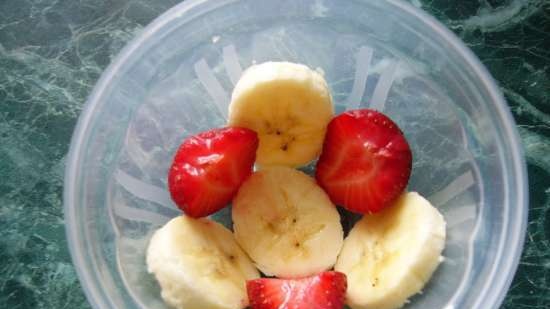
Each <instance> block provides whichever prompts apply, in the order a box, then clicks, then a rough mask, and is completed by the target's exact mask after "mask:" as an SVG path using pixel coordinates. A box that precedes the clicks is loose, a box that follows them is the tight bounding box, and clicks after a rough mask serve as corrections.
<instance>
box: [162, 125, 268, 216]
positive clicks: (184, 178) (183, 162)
mask: <svg viewBox="0 0 550 309" xmlns="http://www.w3.org/2000/svg"><path fill="white" fill-rule="evenodd" d="M257 148H258V136H257V135H256V133H255V132H254V131H252V130H249V129H245V128H236V127H233V128H222V129H213V130H209V131H205V132H202V133H199V134H197V135H194V136H191V137H189V138H187V139H186V140H184V141H183V143H182V144H181V146H180V148H179V149H178V151H177V153H176V156H175V157H174V161H173V162H172V166H171V167H170V171H169V172H168V189H169V190H170V195H171V196H172V199H173V200H174V202H175V203H176V204H177V205H178V207H179V208H180V209H181V210H183V211H184V212H185V213H186V214H187V215H189V216H191V217H195V218H198V217H204V216H208V215H210V214H212V213H214V212H216V211H218V210H220V209H222V208H223V207H225V206H226V205H227V204H228V203H229V202H230V201H231V199H232V198H233V196H234V195H235V194H236V193H237V190H238V189H239V186H240V185H241V183H242V182H243V181H244V180H245V179H246V178H247V177H248V176H249V175H250V174H251V173H252V167H253V165H254V161H255V159H256V149H257Z"/></svg>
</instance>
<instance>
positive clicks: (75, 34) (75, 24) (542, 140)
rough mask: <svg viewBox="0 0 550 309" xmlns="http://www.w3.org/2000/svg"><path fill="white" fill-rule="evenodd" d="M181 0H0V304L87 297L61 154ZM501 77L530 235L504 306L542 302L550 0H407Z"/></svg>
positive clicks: (547, 292)
mask: <svg viewBox="0 0 550 309" xmlns="http://www.w3.org/2000/svg"><path fill="white" fill-rule="evenodd" d="M177 2H178V1H177V0H155V1H147V0H79V1H70V0H0V177H1V179H2V180H1V181H0V235H1V236H2V237H1V238H0V261H1V262H0V307H2V308H12V309H16V308H89V305H88V303H87V302H86V299H85V297H84V294H83V292H82V290H81V287H80V285H79V283H78V279H77V277H76V274H75V271H74V268H73V266H72V264H71V259H70V256H69V253H68V250H67V243H66V241H65V231H64V221H63V210H62V201H61V197H62V189H63V188H62V187H63V169H64V160H65V155H66V153H67V150H68V147H69V141H70V137H71V133H72V131H73V127H74V125H75V123H76V120H77V117H78V115H79V113H80V110H81V108H82V105H83V103H84V102H85V100H86V96H87V95H88V94H89V92H90V90H91V89H92V87H93V85H94V83H95V82H96V80H97V79H98V77H99V75H100V74H101V72H102V71H103V70H104V69H105V67H106V66H107V65H108V64H109V61H110V60H111V59H112V58H113V57H114V56H115V55H116V54H117V53H118V52H119V51H120V49H121V48H122V47H123V46H124V45H125V44H126V43H127V42H128V41H129V40H130V39H132V38H133V37H135V36H136V34H138V33H139V32H140V30H141V29H142V28H143V27H144V26H145V25H146V24H147V23H149V22H150V21H151V20H152V19H153V18H155V17H156V16H158V15H159V14H161V13H162V12H164V11H165V10H166V9H168V8H169V7H171V6H173V5H175V4H176V3H177ZM411 3H412V4H413V5H415V6H417V7H421V8H422V9H424V10H426V11H428V12H429V13H431V14H432V15H434V16H436V17H437V18H438V19H439V20H440V21H442V22H443V23H444V24H446V25H447V26H448V27H449V28H450V29H452V30H453V31H454V32H455V33H456V34H457V35H458V36H460V37H461V38H462V39H463V40H464V41H465V42H466V43H467V45H468V46H469V47H470V48H471V49H472V50H473V51H474V52H475V53H476V54H477V55H478V57H479V58H480V59H481V60H482V62H483V63H484V64H485V65H486V66H487V67H488V69H489V71H490V72H491V73H492V74H493V76H494V77H495V78H496V80H498V81H499V82H500V86H501V87H502V91H503V92H504V94H505V95H506V98H507V100H508V103H509V105H510V108H511V110H512V112H513V114H514V117H515V119H516V121H517V124H518V130H519V133H520V135H521V138H522V140H523V144H524V147H525V155H526V158H527V163H528V172H529V182H530V200H531V205H530V213H529V226H528V232H527V238H526V246H525V250H524V252H523V257H522V259H521V263H520V266H519V270H518V272H517V274H516V276H515V279H514V281H513V283H512V286H511V289H510V291H509V293H508V296H507V297H506V300H505V302H504V304H503V306H502V308H514V309H522V308H525V309H526V308H529V309H543V308H550V1H545V0H468V1H461V0H411Z"/></svg>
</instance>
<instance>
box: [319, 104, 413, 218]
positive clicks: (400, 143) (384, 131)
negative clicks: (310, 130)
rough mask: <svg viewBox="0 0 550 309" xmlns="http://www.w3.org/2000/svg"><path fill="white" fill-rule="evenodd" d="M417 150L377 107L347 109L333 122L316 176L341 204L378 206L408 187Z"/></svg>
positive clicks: (360, 208)
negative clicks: (414, 154) (413, 156)
mask: <svg viewBox="0 0 550 309" xmlns="http://www.w3.org/2000/svg"><path fill="white" fill-rule="evenodd" d="M411 167H412V154H411V149H410V148H409V144H408V143H407V140H406V139H405V137H404V136H403V133H402V132H401V130H400V129H399V128H398V127H397V125H396V124H395V123H394V122H393V121H392V120H391V119H390V118H388V117H387V116H385V115H384V114H382V113H379V112H377V111H374V110H369V109H360V110H353V111H347V112H345V113H343V114H340V115H339V116H337V117H335V118H334V119H332V121H331V122H330V123H329V125H328V127H327V133H326V136H325V142H324V145H323V152H322V153H321V156H320V158H319V161H318V162H317V170H316V175H315V176H316V178H317V182H318V183H319V185H320V186H321V187H323V188H324V189H325V191H326V192H327V193H328V195H329V196H330V198H331V199H332V201H333V202H334V203H335V204H338V205H341V206H343V207H344V208H346V209H348V210H350V211H353V212H357V213H361V214H364V213H374V212H378V211H380V210H382V209H384V208H386V207H387V206H389V205H391V203H392V202H393V201H394V200H395V199H396V198H397V197H398V196H399V195H400V194H401V192H403V190H404V189H405V187H406V186H407V182H408V181H409V177H410V175H411Z"/></svg>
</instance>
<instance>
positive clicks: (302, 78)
mask: <svg viewBox="0 0 550 309" xmlns="http://www.w3.org/2000/svg"><path fill="white" fill-rule="evenodd" d="M333 114H334V108H333V105H332V98H331V96H330V92H329V88H328V85H327V82H326V81H325V79H324V78H323V76H322V75H321V74H319V73H318V72H317V71H314V70H311V69H310V68H308V67H307V66H305V65H302V64H296V63H290V62H266V63H262V64H258V65H253V66H251V67H250V68H248V69H247V70H246V71H245V72H244V74H243V76H242V77H241V79H240V80H239V81H238V83H237V85H236V86H235V89H234V91H233V94H232V96H231V104H230V105H229V120H228V122H229V125H230V126H240V127H246V128H249V129H252V130H254V131H256V133H258V137H259V140H260V144H259V148H258V151H257V158H256V160H257V162H258V163H259V164H260V165H262V166H267V165H285V166H292V167H295V166H301V165H305V164H307V163H308V162H310V161H312V160H313V159H315V158H316V157H317V156H318V155H319V154H320V152H321V148H322V144H323V139H324V137H325V132H326V126H327V124H328V123H329V121H330V120H331V118H332V116H333Z"/></svg>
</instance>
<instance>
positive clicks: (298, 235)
mask: <svg viewBox="0 0 550 309" xmlns="http://www.w3.org/2000/svg"><path fill="white" fill-rule="evenodd" d="M232 216H233V224H234V226H233V229H234V232H235V238H236V239H237V242H238V243H239V244H240V245H241V247H242V248H243V249H244V250H245V251H246V253H248V255H249V256H250V257H251V258H252V260H253V261H254V262H255V263H256V266H257V267H258V268H259V269H260V270H261V271H262V272H263V273H265V274H267V275H274V276H277V277H283V278H296V277H304V276H309V275H313V274H316V273H318V272H321V271H323V270H326V269H329V268H331V267H332V266H333V265H334V263H335V262H336V258H337V256H338V253H339V252H340V248H341V246H342V243H343V232H342V226H341V225H340V215H339V214H338V211H337V210H336V207H335V206H334V204H332V202H331V201H330V199H329V198H328V196H327V194H326V193H325V192H324V191H323V190H322V189H321V188H320V187H319V186H318V185H317V184H316V183H315V181H314V180H313V178H311V177H309V176H307V175H306V174H304V173H302V172H300V171H297V170H294V169H292V168H289V167H268V168H265V169H262V170H260V171H258V172H256V173H254V174H252V176H251V177H250V178H249V179H248V180H246V181H245V182H244V183H243V185H242V186H241V188H240V189H239V192H238V193H237V196H236V198H235V199H234V200H233V210H232Z"/></svg>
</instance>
